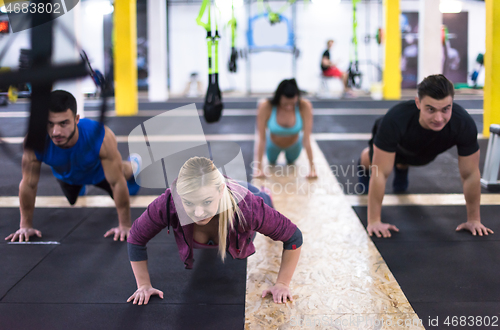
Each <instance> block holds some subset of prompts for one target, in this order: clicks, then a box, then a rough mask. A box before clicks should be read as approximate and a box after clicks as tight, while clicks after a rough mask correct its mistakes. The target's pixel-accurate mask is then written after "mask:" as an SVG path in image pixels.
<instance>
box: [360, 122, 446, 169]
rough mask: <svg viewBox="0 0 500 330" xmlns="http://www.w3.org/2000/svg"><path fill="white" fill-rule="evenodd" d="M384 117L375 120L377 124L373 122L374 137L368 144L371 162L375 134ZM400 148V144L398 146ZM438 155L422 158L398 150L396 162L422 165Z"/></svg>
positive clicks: (371, 160)
mask: <svg viewBox="0 0 500 330" xmlns="http://www.w3.org/2000/svg"><path fill="white" fill-rule="evenodd" d="M383 118H384V117H380V118H378V119H377V120H376V121H375V124H373V128H372V138H371V139H370V141H368V146H369V148H370V150H369V153H368V154H369V157H370V163H372V162H373V143H374V141H375V136H376V135H377V131H378V129H379V127H380V124H381V123H382V119H383ZM398 148H399V146H398ZM435 158H436V157H433V158H426V159H424V158H422V157H418V156H416V155H415V156H414V155H405V154H404V153H402V152H398V151H396V158H395V159H394V164H401V165H412V166H422V165H427V164H429V163H430V162H432V161H433V160H434V159H435Z"/></svg>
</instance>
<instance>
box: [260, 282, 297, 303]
mask: <svg viewBox="0 0 500 330" xmlns="http://www.w3.org/2000/svg"><path fill="white" fill-rule="evenodd" d="M269 293H270V294H272V295H273V301H274V302H275V303H277V304H281V303H282V302H283V303H286V301H287V297H291V296H292V295H291V293H290V288H289V287H288V286H286V285H284V284H282V283H276V284H275V285H273V286H272V287H270V288H268V289H266V290H264V291H262V298H264V297H265V296H267V294H269ZM290 301H292V299H290Z"/></svg>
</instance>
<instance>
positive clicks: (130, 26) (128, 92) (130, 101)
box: [113, 0, 138, 116]
mask: <svg viewBox="0 0 500 330" xmlns="http://www.w3.org/2000/svg"><path fill="white" fill-rule="evenodd" d="M114 6H115V11H114V26H113V29H114V31H113V32H114V55H113V56H114V74H115V110H116V114H117V115H119V116H132V115H136V114H137V111H138V95H137V4H136V0H119V1H115V2H114Z"/></svg>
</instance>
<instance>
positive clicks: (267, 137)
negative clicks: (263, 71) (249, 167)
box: [253, 79, 316, 178]
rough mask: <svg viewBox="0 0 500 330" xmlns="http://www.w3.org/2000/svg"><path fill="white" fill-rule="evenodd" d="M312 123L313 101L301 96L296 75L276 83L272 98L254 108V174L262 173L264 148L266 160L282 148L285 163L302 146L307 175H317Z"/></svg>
mask: <svg viewBox="0 0 500 330" xmlns="http://www.w3.org/2000/svg"><path fill="white" fill-rule="evenodd" d="M312 126H313V111H312V104H311V102H309V101H308V100H306V99H304V98H301V97H300V91H299V88H298V86H297V82H296V81H295V79H285V80H283V81H282V82H281V83H280V84H279V85H278V88H277V89H276V91H275V92H274V96H273V98H272V99H269V100H264V101H262V102H260V103H259V106H258V109H257V130H258V132H259V140H258V141H257V161H256V162H255V163H254V165H253V166H254V168H253V169H254V177H262V176H264V170H263V167H262V157H264V150H265V151H266V154H267V158H268V160H269V164H271V165H274V164H276V159H277V158H278V155H279V154H280V152H281V151H284V152H285V157H286V160H287V163H288V164H293V162H295V160H296V159H297V158H298V157H299V155H300V152H301V150H302V146H303V147H304V149H305V150H306V152H307V157H308V158H309V167H310V172H309V175H308V176H307V177H308V178H315V177H316V170H315V168H314V161H313V154H312V149H311V132H312Z"/></svg>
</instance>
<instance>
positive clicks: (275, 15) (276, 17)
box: [258, 0, 305, 25]
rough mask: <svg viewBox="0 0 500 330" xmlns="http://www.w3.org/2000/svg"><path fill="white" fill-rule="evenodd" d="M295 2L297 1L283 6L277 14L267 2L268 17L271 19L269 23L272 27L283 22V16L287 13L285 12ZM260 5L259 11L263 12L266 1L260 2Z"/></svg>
mask: <svg viewBox="0 0 500 330" xmlns="http://www.w3.org/2000/svg"><path fill="white" fill-rule="evenodd" d="M295 1H296V0H289V1H288V2H287V3H286V4H284V5H283V6H281V8H280V9H279V10H278V11H276V12H274V11H273V10H272V9H271V6H269V4H268V3H267V1H266V9H267V17H268V18H269V23H271V25H273V24H275V23H279V22H281V14H283V13H284V12H285V10H287V8H288V7H289V6H290V5H292V4H294V3H295ZM304 2H305V1H304ZM258 5H259V9H260V10H261V11H263V9H264V0H259V3H258Z"/></svg>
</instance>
